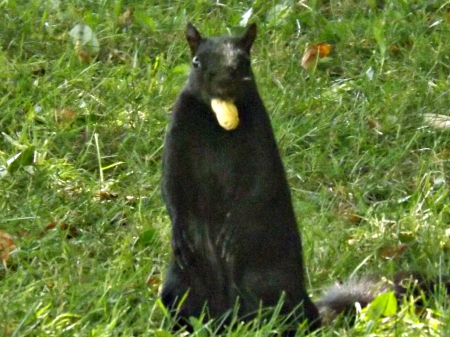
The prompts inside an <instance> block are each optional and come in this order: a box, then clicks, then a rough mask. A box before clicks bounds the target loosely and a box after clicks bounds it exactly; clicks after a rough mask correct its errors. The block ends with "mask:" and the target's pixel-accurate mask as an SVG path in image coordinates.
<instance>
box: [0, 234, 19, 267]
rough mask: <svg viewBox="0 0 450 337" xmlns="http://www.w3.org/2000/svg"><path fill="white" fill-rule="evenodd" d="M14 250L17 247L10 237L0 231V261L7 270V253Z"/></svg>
mask: <svg viewBox="0 0 450 337" xmlns="http://www.w3.org/2000/svg"><path fill="white" fill-rule="evenodd" d="M16 248H17V246H16V244H15V243H14V240H13V239H12V236H11V235H9V234H8V233H6V232H4V231H0V259H2V262H3V265H4V266H5V268H7V261H8V258H9V253H11V251H13V250H14V249H16Z"/></svg>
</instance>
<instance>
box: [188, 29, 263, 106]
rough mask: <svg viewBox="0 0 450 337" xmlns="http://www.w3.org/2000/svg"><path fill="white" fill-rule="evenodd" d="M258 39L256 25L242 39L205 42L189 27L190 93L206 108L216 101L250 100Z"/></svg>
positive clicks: (234, 37)
mask: <svg viewBox="0 0 450 337" xmlns="http://www.w3.org/2000/svg"><path fill="white" fill-rule="evenodd" d="M255 38H256V24H251V25H250V26H248V27H247V28H246V30H245V32H244V33H243V34H242V35H241V36H219V37H208V38H204V37H202V36H201V35H200V33H199V32H198V30H197V29H196V28H195V27H194V26H193V25H192V24H191V23H188V24H187V27H186V39H187V41H188V44H189V48H190V50H191V55H192V64H191V73H190V77H189V84H190V88H191V90H193V91H194V92H195V94H196V95H197V96H199V98H201V99H202V100H203V101H204V102H205V103H207V104H209V102H210V101H211V99H215V98H218V99H223V100H230V101H235V102H237V101H239V100H240V99H241V98H242V99H247V98H248V97H247V95H248V90H249V89H250V88H251V86H252V85H254V79H253V72H252V70H251V63H250V50H251V48H252V45H253V42H254V41H255Z"/></svg>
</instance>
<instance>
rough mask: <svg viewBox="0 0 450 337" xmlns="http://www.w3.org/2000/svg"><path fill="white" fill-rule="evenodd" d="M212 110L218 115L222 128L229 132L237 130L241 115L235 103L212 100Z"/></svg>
mask: <svg viewBox="0 0 450 337" xmlns="http://www.w3.org/2000/svg"><path fill="white" fill-rule="evenodd" d="M211 108H212V109H213V111H214V113H215V114H216V118H217V121H218V122H219V125H220V126H221V127H223V128H224V129H225V130H228V131H229V130H234V129H236V128H237V126H238V125H239V115H238V111H237V108H236V105H234V103H233V102H231V101H224V100H221V99H218V98H214V99H212V100H211Z"/></svg>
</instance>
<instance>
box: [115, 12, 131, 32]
mask: <svg viewBox="0 0 450 337" xmlns="http://www.w3.org/2000/svg"><path fill="white" fill-rule="evenodd" d="M133 13H134V10H133V9H132V8H129V9H127V10H126V11H125V12H124V13H123V14H122V15H121V16H119V18H118V20H117V25H118V26H119V27H120V28H127V27H128V26H129V25H131V24H132V23H133Z"/></svg>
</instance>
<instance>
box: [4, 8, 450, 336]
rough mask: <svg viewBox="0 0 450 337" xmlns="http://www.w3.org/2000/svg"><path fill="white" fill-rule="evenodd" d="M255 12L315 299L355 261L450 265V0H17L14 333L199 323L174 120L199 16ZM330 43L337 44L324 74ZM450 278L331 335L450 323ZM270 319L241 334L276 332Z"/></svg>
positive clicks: (214, 21) (7, 282)
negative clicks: (185, 274)
mask: <svg viewBox="0 0 450 337" xmlns="http://www.w3.org/2000/svg"><path fill="white" fill-rule="evenodd" d="M250 9H252V12H251V13H250V12H249V10H250ZM244 14H250V17H249V19H250V22H256V23H257V24H258V37H257V40H256V42H255V45H254V47H253V50H252V58H253V61H252V62H253V68H254V72H255V75H256V79H257V83H258V86H259V90H260V93H261V96H262V97H263V99H264V101H265V104H266V107H267V108H268V111H269V113H270V116H271V119H272V123H273V127H274V130H275V134H276V137H277V140H278V144H279V148H280V152H281V154H282V158H283V161H284V164H285V168H286V171H287V174H288V179H289V184H290V186H291V190H292V195H293V202H294V207H295V211H296V215H297V218H298V221H299V227H300V228H299V229H300V230H301V233H302V237H303V244H304V257H305V264H306V267H307V280H308V289H309V291H310V293H311V296H312V297H313V299H315V300H317V299H318V298H319V297H320V293H321V291H322V289H324V288H326V287H327V285H329V284H332V283H334V282H335V281H336V280H343V279H346V278H348V277H349V276H351V275H363V274H366V273H369V274H373V273H381V274H382V275H386V276H392V274H393V273H394V272H395V271H396V270H421V271H423V272H424V273H426V274H428V275H430V276H431V277H433V278H436V279H437V280H440V279H441V278H442V277H443V276H445V275H449V274H450V258H449V254H450V206H449V205H450V203H449V201H450V200H449V199H450V196H449V185H448V184H447V183H450V113H449V111H450V110H449V107H450V2H449V1H444V0H441V1H437V0H436V1H432V0H429V1H406V0H401V1H391V0H385V1H377V0H367V1H364V0H362V1H354V0H341V1H326V0H323V1H320V0H316V1H267V2H264V1H254V2H252V1H234V0H233V1H229V2H222V3H219V2H216V1H209V2H208V1H200V0H197V1H192V2H189V4H187V2H182V1H166V2H165V1H148V2H147V3H145V2H141V1H136V0H130V1H125V0H123V1H120V0H117V1H115V2H113V1H92V0H91V1H64V0H48V1H39V0H30V1H23V0H22V1H21V0H16V1H8V0H6V1H3V2H0V83H1V84H0V258H1V262H2V263H1V264H0V336H5V337H7V336H158V337H166V336H172V335H174V336H182V335H183V333H174V334H172V333H171V332H170V322H169V320H168V319H167V317H166V315H165V312H164V308H163V306H162V305H161V303H160V302H159V300H158V289H159V287H160V284H161V280H162V279H163V277H164V274H165V268H166V264H167V262H168V261H169V259H170V254H171V253H170V222H169V218H168V216H167V213H166V211H165V207H164V205H163V202H162V199H161V194H160V177H161V152H162V146H163V140H164V133H165V129H166V126H167V123H168V120H169V118H170V111H171V107H172V105H173V103H174V100H175V98H176V96H177V94H178V93H179V91H180V90H181V88H182V87H183V85H184V83H185V81H186V77H187V73H188V70H189V63H190V53H189V50H188V47H187V43H186V41H185V39H184V28H185V25H186V23H187V22H188V21H192V22H193V23H194V24H195V25H196V26H197V28H199V30H200V31H201V32H202V33H203V34H205V35H219V34H229V33H230V34H231V33H233V34H235V33H236V34H237V33H240V32H242V31H243V27H242V26H245V19H246V17H247V16H246V15H244ZM77 25H78V26H77ZM74 27H77V28H75V31H74V30H73V29H74ZM90 29H91V30H92V32H93V33H92V34H93V36H95V39H90V37H91V35H92V34H91V33H90ZM74 36H75V37H74ZM76 40H79V42H78V44H77V43H76ZM93 40H96V41H97V42H98V43H92V41H93ZM317 43H325V44H326V45H327V46H331V47H332V51H331V53H330V54H329V55H327V56H326V57H323V58H320V59H318V60H317V65H316V64H314V63H315V62H313V64H312V66H311V67H310V68H309V69H308V70H306V69H304V68H303V67H302V56H303V54H304V53H305V50H306V49H307V48H314V47H315V46H317V45H316V44H317ZM313 61H315V60H313ZM436 290H437V292H436V295H435V296H433V297H432V298H430V299H426V300H425V302H426V304H427V308H426V309H425V310H422V311H421V312H418V311H416V310H414V307H413V305H412V304H411V302H412V300H411V299H410V298H407V299H405V302H406V303H403V304H402V303H399V310H398V311H397V314H395V315H390V316H388V317H378V316H377V317H375V316H376V315H375V316H374V315H373V314H371V313H370V312H369V311H367V312H363V313H362V314H361V315H360V317H359V318H358V319H357V321H356V324H355V326H354V327H349V326H348V324H347V322H345V320H344V322H337V323H336V324H335V325H333V326H331V327H327V328H325V329H324V330H323V331H321V332H317V333H316V335H317V336H319V335H320V336H336V335H339V336H388V335H390V336H403V335H405V336H406V335H408V336H444V335H446V334H450V316H449V311H450V309H449V303H448V299H447V296H446V295H445V294H444V291H443V289H442V288H439V289H436ZM372 313H373V311H372ZM263 325H264V326H263V327H262V328H260V329H259V330H258V331H257V332H255V331H253V332H251V324H250V325H249V326H244V325H241V326H239V327H238V328H237V329H235V330H232V331H227V332H224V334H223V335H224V336H234V337H237V336H269V335H270V334H271V332H273V331H276V330H277V325H276V323H274V322H273V321H268V322H266V324H263ZM208 330H209V327H208V326H203V325H202V324H198V327H197V331H196V332H195V333H194V335H195V336H201V337H203V336H208V335H210V333H209V332H208ZM299 335H302V333H301V332H299Z"/></svg>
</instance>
